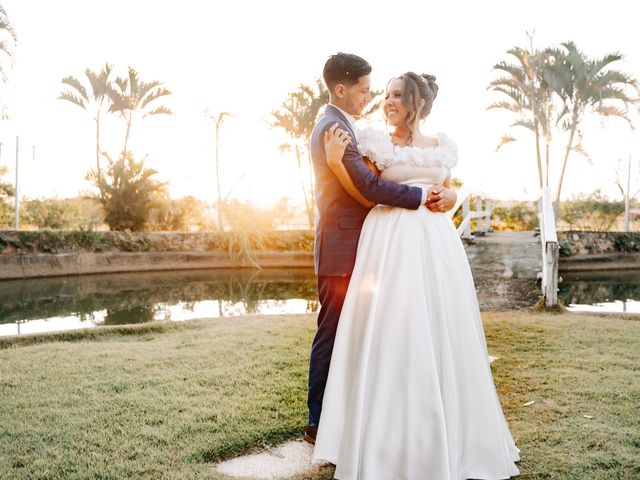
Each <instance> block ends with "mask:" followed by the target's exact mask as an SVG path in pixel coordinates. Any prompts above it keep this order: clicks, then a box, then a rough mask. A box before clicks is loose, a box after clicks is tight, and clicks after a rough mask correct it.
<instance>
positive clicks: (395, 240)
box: [313, 72, 519, 480]
mask: <svg viewBox="0 0 640 480" xmlns="http://www.w3.org/2000/svg"><path fill="white" fill-rule="evenodd" d="M437 92H438V86H437V84H436V82H435V77H433V76H431V75H417V74H415V73H413V72H408V73H405V74H404V75H401V76H400V77H397V78H394V79H392V80H391V81H390V82H389V84H388V86H387V91H386V97H385V101H384V108H383V113H384V116H385V120H386V122H387V124H388V125H389V126H390V127H391V132H390V133H387V132H385V131H383V130H376V129H373V128H366V129H363V130H362V131H361V132H360V134H359V135H358V147H359V149H360V151H361V153H362V154H363V155H365V156H368V157H369V159H370V160H371V161H373V163H374V165H372V166H371V168H376V169H378V171H380V176H381V178H382V179H384V180H389V181H393V182H396V183H404V184H411V185H422V186H427V187H428V188H431V187H433V186H434V185H439V184H444V185H445V186H446V187H449V185H450V179H451V174H450V171H451V168H452V167H453V166H455V164H456V162H457V148H456V145H455V144H454V142H453V141H452V140H451V139H449V138H448V137H447V136H446V135H445V134H442V133H440V134H438V135H437V136H435V137H429V136H426V135H424V134H423V133H422V132H421V131H420V123H421V122H422V120H424V119H425V118H426V117H427V116H428V115H429V112H430V111H431V107H432V104H433V101H434V99H435V98H436V95H437ZM350 142H351V139H350V138H349V136H348V134H347V133H346V132H345V131H342V130H340V129H337V128H335V127H334V128H332V129H331V130H330V131H328V132H327V133H326V134H325V149H326V152H327V161H328V162H329V165H330V166H331V168H332V170H334V172H335V173H336V175H337V176H338V179H339V180H340V182H341V183H342V184H343V186H344V187H345V189H347V191H348V192H349V193H350V194H352V196H354V197H355V198H356V199H357V200H359V201H362V202H366V201H367V200H366V199H364V198H363V197H362V196H361V195H360V194H359V192H358V190H357V189H356V188H355V186H354V185H353V183H352V182H351V180H350V178H349V175H348V174H347V171H346V169H345V168H344V165H343V164H342V162H341V159H342V155H343V152H344V149H345V147H346V145H347V144H349V143H350ZM518 452H519V451H518V449H517V448H516V446H515V444H514V441H513V439H512V436H511V433H510V432H509V428H508V426H507V423H506V420H505V418H504V415H503V413H502V409H501V407H500V403H499V400H498V396H497V393H496V389H495V386H494V383H493V378H492V376H491V369H490V366H489V357H488V353H487V347H486V341H485V337H484V332H483V328H482V323H481V320H480V312H479V309H478V303H477V299H476V293H475V287H474V283H473V278H472V276H471V271H470V269H469V263H468V261H467V257H466V254H465V251H464V247H463V246H462V242H461V241H460V238H459V236H458V234H457V232H456V230H455V228H454V226H453V224H452V221H451V219H450V218H449V217H448V216H447V215H446V214H445V213H444V212H442V211H440V212H438V211H435V212H434V211H431V210H429V209H427V208H426V207H424V206H422V207H420V208H419V209H418V210H407V209H402V208H396V207H390V206H385V205H377V206H376V207H374V208H373V209H372V210H371V211H370V212H369V214H368V215H367V217H366V220H365V223H364V226H363V228H362V233H361V236H360V241H359V244H358V253H357V257H356V263H355V268H354V271H353V275H352V277H351V281H350V283H349V288H348V291H347V295H346V298H345V302H344V307H343V309H342V313H341V316H340V321H339V323H338V330H337V333H336V340H335V346H334V349H333V354H332V357H331V366H330V370H329V377H328V381H327V385H326V390H325V394H324V400H323V404H322V416H321V419H320V424H319V427H318V434H317V439H316V445H315V449H314V452H313V461H314V462H317V463H319V462H330V463H333V464H335V465H336V471H335V478H337V479H339V480H355V479H364V480H376V479H377V480H398V479H406V480H417V479H433V480H444V479H447V480H449V479H451V480H463V479H469V478H473V479H504V478H509V477H510V476H513V475H518V473H519V471H518V468H517V467H516V465H515V463H514V462H516V461H518V459H519V455H518Z"/></svg>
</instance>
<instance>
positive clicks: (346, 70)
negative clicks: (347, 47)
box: [322, 52, 371, 93]
mask: <svg viewBox="0 0 640 480" xmlns="http://www.w3.org/2000/svg"><path fill="white" fill-rule="evenodd" d="M370 73H371V65H369V62H367V61H366V60H365V59H364V58H362V57H359V56H358V55H354V54H352V53H342V52H340V53H336V54H335V55H331V56H330V57H329V60H327V63H325V64H324V69H323V70H322V77H323V78H324V83H325V84H326V85H327V88H328V89H329V92H331V93H333V89H334V88H335V86H336V85H338V84H339V83H342V84H344V85H349V86H350V85H353V84H355V83H358V79H359V78H360V77H362V76H363V75H369V74H370Z"/></svg>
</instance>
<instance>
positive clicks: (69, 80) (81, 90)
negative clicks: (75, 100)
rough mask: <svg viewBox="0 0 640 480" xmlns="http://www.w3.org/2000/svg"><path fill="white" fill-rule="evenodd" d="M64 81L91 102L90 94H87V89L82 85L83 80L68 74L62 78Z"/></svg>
mask: <svg viewBox="0 0 640 480" xmlns="http://www.w3.org/2000/svg"><path fill="white" fill-rule="evenodd" d="M62 83H63V84H64V85H69V86H70V87H71V88H73V89H75V90H76V92H77V93H79V94H80V96H81V97H82V98H83V99H84V100H85V102H89V96H88V95H87V89H86V88H85V87H84V85H82V82H80V80H78V79H77V78H75V77H72V76H68V77H64V78H63V79H62Z"/></svg>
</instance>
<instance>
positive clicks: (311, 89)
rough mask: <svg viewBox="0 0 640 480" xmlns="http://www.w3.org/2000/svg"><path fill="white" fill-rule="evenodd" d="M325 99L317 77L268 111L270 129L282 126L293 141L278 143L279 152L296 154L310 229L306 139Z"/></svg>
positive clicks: (308, 161)
mask: <svg viewBox="0 0 640 480" xmlns="http://www.w3.org/2000/svg"><path fill="white" fill-rule="evenodd" d="M328 102H329V91H328V90H327V88H326V87H325V85H324V83H323V82H322V81H321V80H320V79H319V78H318V79H316V80H315V82H314V85H312V86H310V85H300V86H298V89H297V90H296V91H294V92H291V93H289V96H288V98H287V100H285V101H284V102H282V104H281V105H280V109H279V110H274V111H272V112H271V116H272V121H271V128H282V129H283V130H284V131H285V132H287V134H288V135H289V137H290V138H291V140H292V142H291V144H286V145H283V146H281V151H284V150H292V151H293V152H294V153H295V156H296V160H297V164H298V171H299V173H300V184H301V187H302V193H303V195H304V203H305V208H306V211H307V217H308V220H309V226H310V227H312V228H313V225H314V210H313V201H312V200H310V197H311V199H313V197H314V192H313V189H314V185H313V184H314V182H313V171H312V169H311V162H310V149H309V142H310V140H311V133H312V132H313V127H314V126H315V124H316V121H317V119H318V114H319V113H320V109H321V108H322V106H323V105H326V104H327V103H328ZM305 151H306V152H307V167H308V169H309V178H310V182H309V183H310V187H309V188H310V190H311V194H310V195H308V194H307V187H306V181H305V177H306V173H305V171H304V167H303V164H302V157H303V154H304V152H305Z"/></svg>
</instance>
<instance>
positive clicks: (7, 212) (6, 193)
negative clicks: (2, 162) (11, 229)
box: [0, 167, 14, 227]
mask: <svg viewBox="0 0 640 480" xmlns="http://www.w3.org/2000/svg"><path fill="white" fill-rule="evenodd" d="M6 173H7V168H6V167H0V227H6V226H8V225H10V224H11V223H12V222H13V215H14V214H13V205H12V204H11V201H12V200H13V195H14V190H13V185H11V184H10V183H5V182H3V181H2V177H3V176H4V175H5V174H6Z"/></svg>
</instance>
